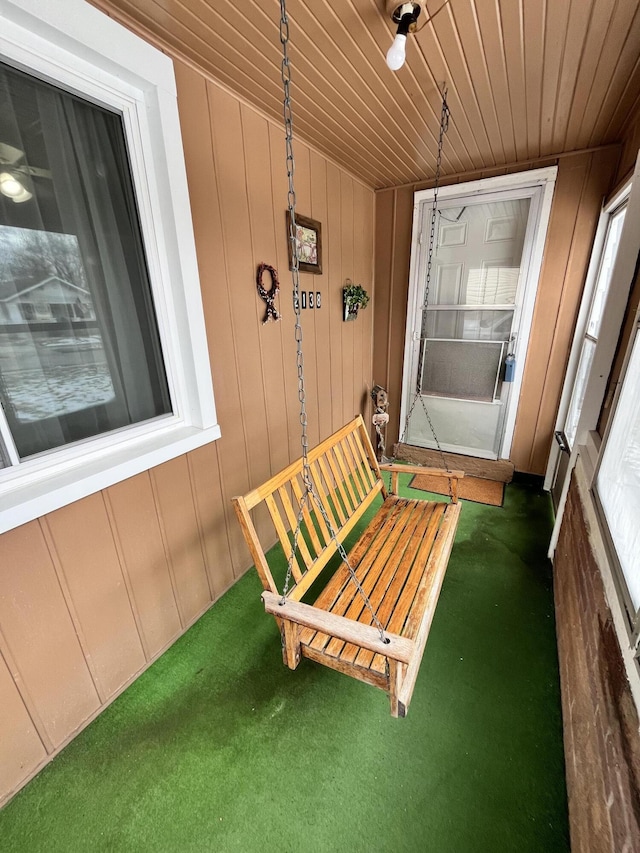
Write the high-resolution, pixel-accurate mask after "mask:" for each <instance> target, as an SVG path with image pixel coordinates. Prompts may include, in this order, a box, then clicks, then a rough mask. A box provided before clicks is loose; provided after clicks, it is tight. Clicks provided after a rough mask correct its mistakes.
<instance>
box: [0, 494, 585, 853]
mask: <svg viewBox="0 0 640 853" xmlns="http://www.w3.org/2000/svg"><path fill="white" fill-rule="evenodd" d="M405 482H406V479H405ZM410 491H411V490H409V489H407V488H406V486H405V487H404V492H405V494H407V493H410ZM415 494H416V495H419V494H423V493H415ZM550 529H551V510H550V506H549V500H548V496H546V495H544V494H541V493H540V492H538V491H537V490H536V489H534V488H532V487H529V486H525V485H515V484H512V485H510V486H508V487H507V490H506V497H505V505H504V507H503V508H496V507H487V506H481V505H479V504H474V503H469V502H465V504H464V508H463V512H462V517H461V521H460V526H459V529H458V536H457V539H456V544H455V546H454V551H453V554H452V557H451V560H450V563H449V569H448V572H447V576H446V578H445V582H444V586H443V590H442V593H441V596H440V602H439V605H438V609H437V612H436V616H435V619H434V622H433V626H432V629H431V635H430V638H429V641H428V643H427V648H426V652H425V656H424V659H423V663H422V668H421V672H420V675H419V678H418V682H417V685H416V689H415V693H414V696H413V701H412V704H411V707H410V709H409V715H408V717H407V718H406V719H404V720H394V719H392V718H391V716H390V715H389V710H388V701H387V697H386V696H385V695H384V693H382V692H381V691H378V690H376V689H375V688H372V687H368V686H366V685H364V684H361V683H360V682H356V681H353V680H352V679H349V678H347V677H345V676H343V675H340V674H338V673H335V672H332V671H330V670H328V669H326V668H324V667H320V666H318V665H316V664H314V663H311V662H310V661H306V660H305V661H303V662H302V664H301V665H300V667H299V668H298V670H297V671H296V672H290V671H289V670H287V669H286V668H285V667H284V666H283V665H282V659H281V655H280V644H279V636H278V633H277V629H276V626H275V623H274V622H273V620H272V619H271V617H268V616H267V615H266V614H265V613H264V612H263V610H262V604H261V602H260V597H259V596H260V587H259V582H258V580H257V576H256V575H255V572H253V571H252V572H250V573H249V574H247V575H246V576H245V577H244V578H242V580H240V581H239V583H237V584H236V585H235V586H234V587H233V589H231V590H230V591H229V592H228V593H227V594H226V595H225V596H224V597H223V598H222V599H220V601H218V602H217V603H216V604H215V605H214V606H213V608H212V609H211V610H210V611H209V612H208V613H207V614H206V615H205V616H204V617H203V618H202V619H200V621H199V622H198V623H197V624H196V625H195V626H194V627H193V628H191V630H190V631H188V632H187V634H186V635H185V636H184V637H182V638H181V639H180V640H179V641H178V642H177V643H175V645H174V646H172V648H171V649H169V651H167V652H166V653H165V654H164V655H163V656H162V657H161V658H160V659H159V660H158V661H157V662H156V663H155V664H154V665H153V666H152V667H151V668H150V669H149V670H148V671H147V672H146V673H145V674H144V675H142V677H141V678H139V679H138V680H137V681H136V682H135V683H134V684H133V685H132V686H131V687H130V688H129V689H128V690H127V691H126V692H125V693H124V694H123V695H122V696H121V697H120V698H119V699H117V700H116V702H114V703H113V705H111V706H110V707H109V708H108V709H107V710H106V711H105V712H104V713H103V714H102V715H101V716H100V717H99V718H98V719H97V720H96V721H95V722H93V723H92V724H91V725H90V726H89V727H88V728H87V729H86V730H85V731H84V732H82V733H81V734H80V735H79V736H78V737H77V738H76V739H75V740H74V741H73V742H72V743H71V744H70V745H69V746H68V747H67V748H66V749H65V750H64V751H63V753H62V754H61V755H60V756H58V757H57V758H56V759H55V760H54V761H53V762H52V763H51V764H50V765H49V766H48V767H46V768H45V769H44V770H43V771H42V772H41V773H40V774H39V776H38V777H37V778H36V779H34V780H33V781H32V782H31V783H30V784H29V785H28V786H27V787H26V788H25V789H24V790H23V791H22V792H21V793H20V794H18V795H17V796H16V797H15V798H14V800H13V801H12V802H10V803H9V805H8V806H6V808H5V809H4V810H3V811H2V812H0V850H2V851H3V853H14V851H19V853H38V851H65V853H72V852H73V851H83V853H84V851H90V853H96V851H118V853H119V851H140V852H141V853H142V852H143V851H156V852H157V851H219V853H227V851H244V853H253V851H260V853H270V851H278V853H283V851H285V853H286V851H296V853H297V851H301V853H307V851H309V853H316V852H317V853H323V851H384V853H400V851H429V853H430V851H434V853H449V851H451V853H484V851H487V853H507V851H508V852H509V853H511V851H513V853H516V851H517V853H554V851H568V850H569V841H568V825H567V804H566V790H565V780H564V759H563V750H562V726H561V710H560V696H559V683H558V664H557V652H556V641H555V627H554V613H553V599H552V583H551V569H550V565H549V563H548V561H547V559H546V555H545V552H546V543H547V542H548V540H549V534H550Z"/></svg>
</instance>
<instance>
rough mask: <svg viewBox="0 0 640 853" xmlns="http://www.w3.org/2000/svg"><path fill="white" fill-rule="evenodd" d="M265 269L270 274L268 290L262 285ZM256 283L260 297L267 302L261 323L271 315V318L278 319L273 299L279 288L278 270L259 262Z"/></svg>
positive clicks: (266, 320) (265, 321)
mask: <svg viewBox="0 0 640 853" xmlns="http://www.w3.org/2000/svg"><path fill="white" fill-rule="evenodd" d="M265 271H266V272H268V273H269V275H270V276H271V288H270V289H269V290H267V289H266V288H265V287H263V285H262V275H263V273H264V272H265ZM257 285H258V293H259V295H260V298H261V299H264V301H265V302H266V303H267V313H266V314H265V315H264V320H263V321H262V323H263V324H264V323H267V322H268V321H269V317H271V319H272V320H279V319H280V315H279V314H278V312H277V310H276V306H275V299H276V296H277V295H278V291H279V290H280V282H279V281H278V271H277V270H276V269H274V268H273V267H272V266H270V265H269V264H260V265H259V267H258V275H257Z"/></svg>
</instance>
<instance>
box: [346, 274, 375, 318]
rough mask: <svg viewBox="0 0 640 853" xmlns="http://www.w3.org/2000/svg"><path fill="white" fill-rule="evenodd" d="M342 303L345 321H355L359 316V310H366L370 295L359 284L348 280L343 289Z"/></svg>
mask: <svg viewBox="0 0 640 853" xmlns="http://www.w3.org/2000/svg"><path fill="white" fill-rule="evenodd" d="M342 301H343V303H344V319H345V321H347V320H355V319H356V317H357V316H358V309H359V308H366V307H367V305H368V304H369V294H368V293H367V291H366V290H365V289H364V287H362V286H361V285H359V284H354V283H353V282H352V281H351V279H349V278H348V279H347V280H346V282H345V285H344V287H343V288H342Z"/></svg>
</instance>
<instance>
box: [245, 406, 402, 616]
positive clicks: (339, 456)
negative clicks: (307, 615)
mask: <svg viewBox="0 0 640 853" xmlns="http://www.w3.org/2000/svg"><path fill="white" fill-rule="evenodd" d="M308 461H309V467H310V470H311V480H312V483H313V487H314V493H315V496H317V498H318V500H319V501H320V502H321V503H322V506H323V507H324V511H325V513H326V515H327V517H328V519H329V521H330V523H331V527H332V528H333V531H334V533H335V535H336V538H337V539H338V540H339V541H340V542H343V541H344V539H345V537H346V536H347V535H348V534H349V533H350V531H351V530H352V529H353V527H354V526H355V524H356V523H357V522H358V521H359V519H360V518H361V517H362V515H363V514H364V512H365V511H366V510H367V509H368V507H369V506H370V505H371V503H372V502H373V500H374V499H375V498H376V496H377V495H378V494H382V495H383V497H386V496H387V493H386V489H385V486H384V482H383V480H382V475H381V473H380V468H379V467H378V462H377V460H376V455H375V453H374V450H373V447H372V445H371V440H370V439H369V436H368V434H367V430H366V427H365V425H364V421H363V420H362V417H360V416H358V417H357V418H355V419H354V420H352V421H351V422H350V423H348V424H347V425H346V426H344V427H342V429H339V430H338V431H337V432H335V433H334V434H333V435H332V436H330V437H329V438H327V439H326V440H325V441H323V442H322V443H321V444H319V445H318V446H317V447H314V448H313V449H312V450H309V453H308ZM304 493H305V488H304V483H303V480H302V460H301V459H299V460H298V461H297V462H293V463H292V464H291V465H289V466H288V467H287V468H285V469H284V470H283V471H280V473H279V474H276V475H275V476H274V477H272V478H271V479H270V480H268V481H267V482H266V483H264V484H263V485H262V486H259V487H258V488H257V489H254V490H253V491H251V492H249V493H248V494H246V495H244V497H236V498H233V504H234V507H235V510H236V513H237V516H238V520H239V521H240V524H241V526H242V529H243V532H244V534H245V538H246V540H247V543H248V545H249V549H250V551H251V556H252V557H253V560H254V562H255V566H256V569H257V571H258V574H259V575H260V579H261V581H262V585H263V587H264V589H265V590H269V591H271V592H274V593H277V594H279V592H280V591H279V590H278V589H277V586H276V583H275V581H274V579H273V574H272V572H271V569H270V567H269V565H268V563H267V560H266V558H265V555H264V550H263V548H262V546H261V544H260V541H259V539H258V534H257V532H256V529H255V526H254V524H253V521H252V519H251V516H250V510H252V509H253V508H254V507H256V506H258V505H259V504H261V503H262V502H264V504H265V506H266V508H267V510H268V513H269V516H270V517H271V521H272V522H273V526H274V528H275V532H276V534H277V536H278V539H279V540H280V544H281V546H282V550H283V552H284V555H285V559H286V560H288V559H289V558H290V556H291V551H292V539H293V533H292V531H294V530H295V529H296V527H297V524H298V515H299V512H300V506H301V499H302V496H303V495H304ZM336 550H337V545H336V542H335V541H334V539H333V538H332V537H331V534H330V532H329V529H328V526H327V523H326V522H325V519H324V518H323V515H322V512H321V511H320V509H319V508H318V506H317V505H316V502H315V498H311V497H310V498H309V500H308V502H307V503H306V504H305V506H304V508H303V515H302V525H301V531H300V535H299V537H298V545H297V549H296V553H295V554H294V557H293V562H292V577H293V580H294V581H295V585H294V586H292V588H291V589H290V591H289V593H288V595H287V598H289V599H292V600H294V601H300V599H301V598H302V596H303V595H304V594H305V592H306V591H307V590H308V589H309V587H310V586H311V585H312V584H313V582H314V581H315V580H316V578H317V577H318V575H319V574H320V572H321V571H322V569H323V568H324V567H325V566H326V565H327V563H328V562H329V560H330V559H331V557H332V556H333V555H334V554H335V553H336Z"/></svg>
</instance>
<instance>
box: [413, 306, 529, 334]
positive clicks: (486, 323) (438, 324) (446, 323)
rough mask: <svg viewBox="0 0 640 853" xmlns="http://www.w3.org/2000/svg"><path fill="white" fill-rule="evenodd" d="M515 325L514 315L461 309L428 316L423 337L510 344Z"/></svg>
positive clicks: (433, 311) (428, 310) (425, 320)
mask: <svg viewBox="0 0 640 853" xmlns="http://www.w3.org/2000/svg"><path fill="white" fill-rule="evenodd" d="M512 324H513V311H474V310H470V309H459V310H457V311H446V310H444V311H442V310H439V309H438V310H432V309H427V311H425V312H424V325H423V327H422V336H423V337H426V338H450V339H461V340H473V341H506V340H508V339H509V334H510V332H511V326H512Z"/></svg>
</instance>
